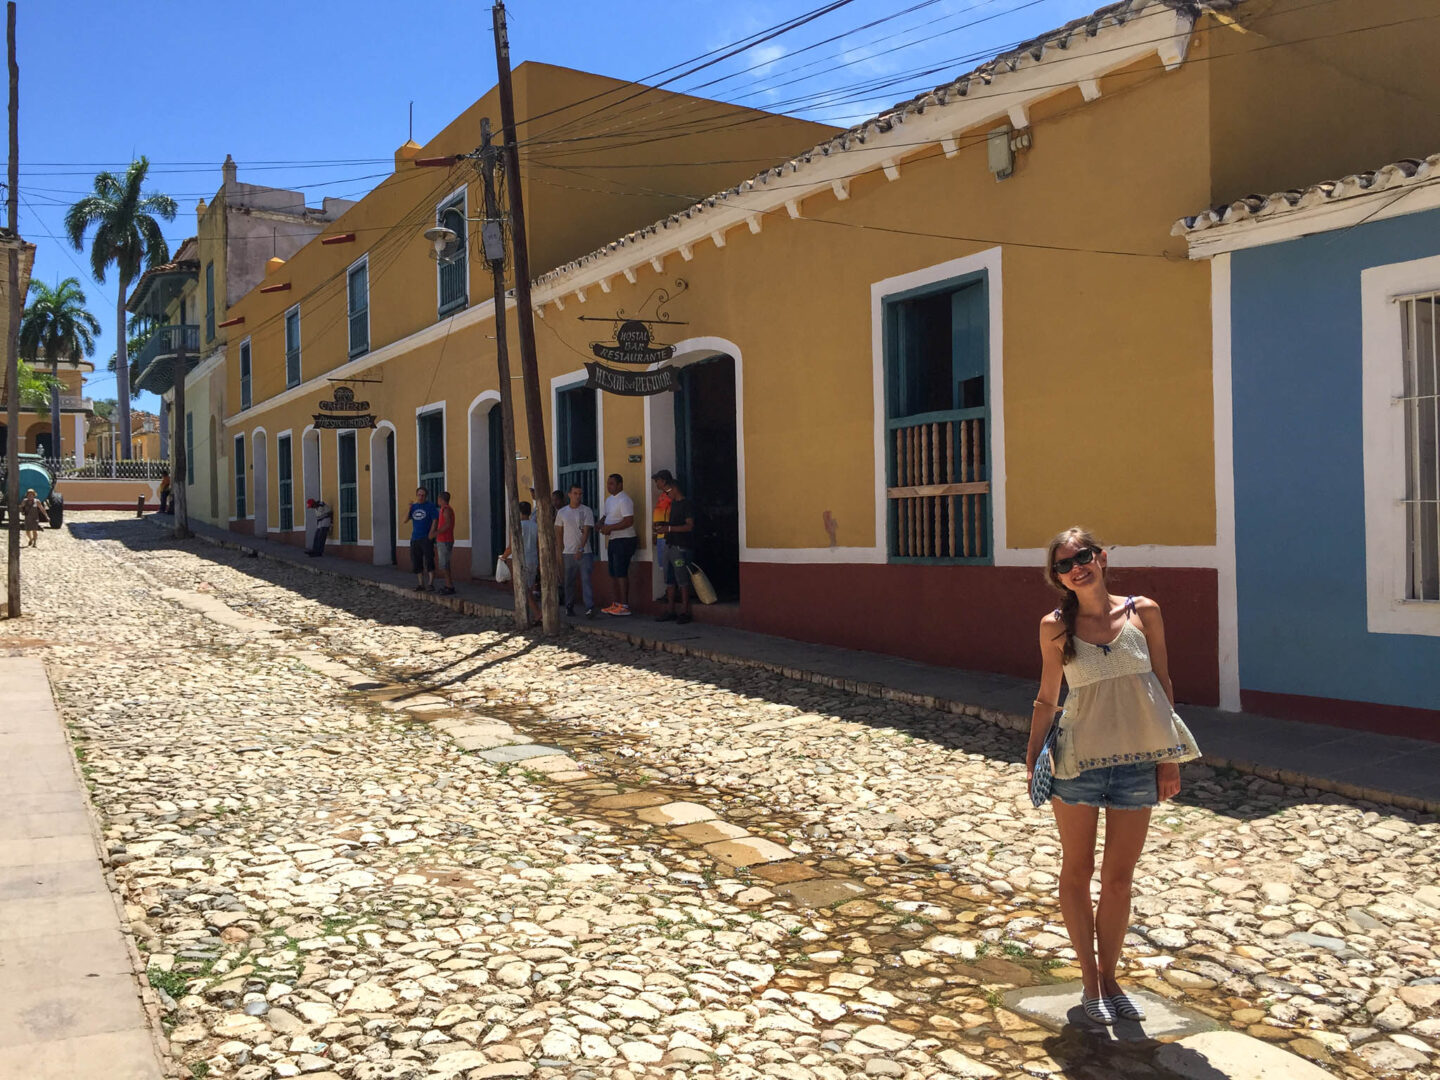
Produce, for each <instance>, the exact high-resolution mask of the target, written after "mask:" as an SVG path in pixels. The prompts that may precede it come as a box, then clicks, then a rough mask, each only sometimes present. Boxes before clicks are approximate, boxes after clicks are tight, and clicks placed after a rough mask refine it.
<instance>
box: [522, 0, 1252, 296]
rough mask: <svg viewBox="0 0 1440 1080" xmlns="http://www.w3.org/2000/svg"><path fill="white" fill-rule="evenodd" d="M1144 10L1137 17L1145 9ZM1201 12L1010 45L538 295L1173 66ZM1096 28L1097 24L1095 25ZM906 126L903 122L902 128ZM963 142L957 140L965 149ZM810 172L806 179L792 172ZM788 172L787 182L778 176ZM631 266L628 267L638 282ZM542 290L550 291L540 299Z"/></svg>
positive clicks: (592, 257)
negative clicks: (1078, 89) (1054, 100)
mask: <svg viewBox="0 0 1440 1080" xmlns="http://www.w3.org/2000/svg"><path fill="white" fill-rule="evenodd" d="M1212 6H1213V7H1216V8H1229V7H1232V6H1233V4H1232V3H1231V2H1230V0H1212V2H1210V3H1200V4H1198V5H1196V7H1197V8H1198V9H1199V10H1209V9H1210V8H1211V7H1212ZM1142 13H1143V14H1144V15H1145V16H1146V17H1145V18H1143V19H1142V18H1139V17H1138V16H1139V15H1140V14H1142ZM1194 23H1195V16H1194V14H1193V13H1192V9H1191V8H1189V7H1188V6H1187V7H1186V8H1185V9H1181V8H1179V7H1176V6H1173V0H1130V2H1129V3H1128V4H1124V5H1112V6H1111V7H1110V8H1106V9H1102V11H1101V12H1099V13H1097V14H1096V15H1094V16H1091V17H1090V18H1089V19H1086V20H1078V21H1077V22H1076V23H1072V24H1070V25H1069V26H1068V27H1066V28H1063V29H1062V30H1061V31H1057V32H1055V33H1054V34H1050V35H1046V36H1045V37H1044V38H1041V39H1037V40H1036V41H1035V42H1033V43H1031V44H1030V45H1028V46H1026V47H1024V48H1023V49H1021V50H1016V51H1015V52H1013V53H1007V54H1005V56H1003V57H1002V58H1000V59H999V60H995V61H991V62H990V63H989V64H986V65H984V66H982V67H981V68H979V69H977V70H976V71H974V72H972V73H970V74H968V75H966V76H964V77H963V78H961V79H958V80H956V81H954V82H952V83H949V84H947V85H945V86H942V87H940V88H938V89H936V90H934V91H932V92H930V93H928V94H924V95H922V96H921V97H918V98H916V99H914V100H913V101H910V102H907V103H905V104H904V105H901V106H897V107H896V108H895V109H892V110H891V111H890V112H888V113H884V114H882V115H881V116H879V117H876V118H874V119H872V120H869V121H867V122H865V123H864V124H861V125H859V126H858V127H856V128H852V129H850V130H849V131H845V132H842V133H841V134H840V135H837V136H836V137H834V138H833V139H831V140H829V141H828V142H826V143H822V144H820V145H819V146H817V147H815V148H813V149H812V150H810V151H807V152H806V153H805V154H802V155H800V156H799V157H797V158H795V159H794V160H792V161H789V162H786V163H785V164H784V165H779V166H776V167H774V168H772V169H768V170H766V171H765V172H763V173H760V174H759V175H757V176H755V177H752V178H751V179H749V180H746V181H744V182H743V183H741V184H738V185H737V186H735V187H733V188H731V189H729V190H728V191H724V192H720V193H718V194H716V195H712V196H709V197H708V198H706V199H704V200H702V201H701V202H698V203H696V204H695V205H694V206H692V207H690V208H689V209H687V210H683V211H680V212H679V213H676V214H672V215H671V216H670V217H668V218H665V219H664V220H662V221H659V222H656V223H655V224H653V225H650V226H648V227H646V228H644V229H641V230H638V231H637V232H634V233H631V234H630V235H628V236H625V237H622V238H620V239H619V240H616V241H614V242H612V243H610V244H608V245H606V246H605V247H604V248H601V249H600V250H598V251H595V252H592V253H591V254H589V255H585V256H582V257H581V258H580V259H577V260H575V261H574V262H571V263H569V264H567V265H565V266H561V267H558V268H557V269H555V270H552V271H550V272H548V273H546V274H544V275H542V276H541V277H539V278H538V279H536V282H535V285H536V293H537V298H536V299H537V303H540V302H544V300H548V298H550V297H551V296H554V295H556V294H557V293H560V292H566V291H571V290H573V289H575V288H576V287H577V286H580V285H588V284H591V283H592V282H595V281H598V280H599V279H600V278H601V277H603V276H608V275H613V274H614V273H615V261H616V260H619V259H623V260H624V261H625V262H626V263H627V264H628V266H629V267H637V266H642V265H644V263H645V262H647V261H649V262H651V263H652V265H653V264H654V263H655V262H661V263H662V265H663V260H664V257H665V256H666V255H668V254H671V253H674V252H676V251H678V250H679V248H680V245H682V244H686V245H693V244H695V243H696V242H697V241H699V240H700V239H702V238H703V237H705V236H707V235H710V236H712V237H713V236H714V234H715V233H716V232H717V231H719V232H723V230H725V229H727V228H731V227H734V226H738V225H742V224H744V225H748V226H749V228H750V231H751V232H752V233H758V232H759V231H760V224H761V219H762V217H763V215H765V214H767V213H773V212H775V211H777V210H781V209H782V208H783V207H784V206H785V204H786V202H787V201H793V202H796V203H797V204H798V202H799V201H800V200H802V199H804V198H806V197H807V196H809V195H812V194H815V193H817V192H822V191H832V192H833V193H834V194H835V196H836V197H837V198H840V199H844V198H848V196H849V184H850V178H851V177H853V176H858V175H860V174H862V173H867V172H874V171H878V170H882V169H884V168H885V163H886V162H889V163H890V165H891V168H892V169H893V168H895V167H896V166H897V165H900V164H902V163H903V158H904V155H906V154H913V153H915V152H916V149H917V144H920V143H924V142H928V141H934V142H937V143H940V144H941V145H942V146H943V147H944V148H945V149H946V152H947V154H948V153H949V151H950V147H951V146H953V145H955V137H956V134H957V133H958V132H961V131H966V130H969V129H972V128H976V127H980V126H982V125H984V124H986V123H992V122H994V121H996V120H1007V121H1008V120H1011V119H1012V115H1014V114H1018V115H1027V114H1026V113H1025V111H1024V110H1025V109H1026V108H1027V107H1028V106H1029V105H1030V104H1032V103H1034V102H1037V101H1039V100H1042V99H1044V98H1048V97H1051V96H1054V95H1055V94H1058V93H1061V92H1063V87H1062V86H1061V84H1063V85H1064V86H1076V85H1078V84H1081V83H1087V82H1088V83H1092V84H1094V83H1098V80H1099V79H1100V78H1101V77H1102V76H1104V75H1106V74H1107V73H1109V72H1112V71H1115V70H1117V69H1120V68H1123V67H1127V66H1129V65H1130V64H1133V63H1135V62H1136V61H1138V60H1142V59H1144V58H1145V57H1147V56H1154V55H1157V54H1159V55H1160V56H1161V59H1162V61H1163V62H1164V63H1165V64H1166V66H1167V67H1169V66H1171V65H1172V64H1173V63H1175V62H1178V61H1177V60H1176V56H1177V50H1179V55H1180V56H1181V57H1182V58H1183V47H1184V45H1185V44H1186V43H1188V41H1189V36H1190V33H1191V31H1192V30H1193V28H1194ZM1092 27H1093V29H1092ZM902 127H903V130H902ZM957 149H958V148H957ZM792 177H793V178H795V179H801V178H803V182H800V183H796V182H794V180H792ZM781 179H784V180H785V181H787V182H786V183H783V184H776V185H774V186H771V185H772V182H773V181H777V180H781ZM632 273H633V271H632V270H630V269H627V270H625V275H626V278H627V279H629V280H631V281H632V282H633V280H634V279H633V277H632ZM542 298H543V299H542Z"/></svg>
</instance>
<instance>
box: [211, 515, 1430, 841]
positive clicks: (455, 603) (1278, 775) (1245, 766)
mask: <svg viewBox="0 0 1440 1080" xmlns="http://www.w3.org/2000/svg"><path fill="white" fill-rule="evenodd" d="M194 538H195V539H196V540H199V541H201V542H202V543H206V544H209V545H211V546H212V547H219V548H229V549H231V550H234V551H241V552H246V553H248V554H253V555H255V556H256V557H258V558H261V559H266V560H268V561H270V562H274V563H279V564H281V565H284V566H290V567H294V568H295V569H298V570H302V571H305V572H307V573H311V574H315V575H317V576H318V575H323V576H325V577H334V578H341V579H344V580H346V581H356V580H362V583H363V584H366V585H369V586H371V587H372V588H377V589H381V590H383V591H385V592H389V593H392V594H394V595H396V596H403V597H407V598H409V599H411V600H417V601H421V602H424V603H428V604H436V605H439V606H441V607H447V608H449V609H450V610H452V611H456V612H459V613H460V614H462V615H471V616H477V617H480V618H503V619H511V618H513V617H514V612H512V611H511V610H510V609H509V608H502V607H495V606H492V605H489V604H483V603H478V602H476V601H474V600H462V599H459V598H457V597H449V596H440V595H438V594H435V593H426V592H415V591H414V590H411V589H405V588H401V587H400V586H398V585H392V584H390V583H389V582H385V581H363V579H356V578H352V577H350V576H349V575H348V574H344V573H341V572H339V571H336V570H331V569H328V568H327V567H325V566H321V565H314V566H310V565H306V564H304V563H297V562H293V561H292V560H290V559H283V558H280V557H278V556H275V555H271V554H269V553H268V552H264V551H261V550H259V549H258V548H254V547H251V546H249V545H247V544H244V543H241V542H239V541H231V540H226V539H222V538H220V537H216V536H207V535H205V534H202V533H198V532H197V533H195V534H194ZM569 629H570V631H571V632H573V633H580V634H594V635H596V636H599V637H606V638H612V639H619V640H621V641H625V642H628V643H629V644H631V645H633V646H634V647H635V648H637V649H645V650H649V651H651V652H668V653H671V654H673V655H676V656H691V657H695V658H696V659H700V660H709V661H710V662H712V663H716V664H725V665H727V666H729V667H742V668H752V669H754V670H757V671H765V672H768V673H770V674H772V675H780V676H783V677H785V678H787V679H793V680H795V681H796V682H805V683H811V684H812V685H815V686H823V687H825V688H826V689H829V690H842V691H845V692H846V693H850V694H857V695H859V696H861V697H869V698H876V699H879V700H881V701H893V702H895V703H896V704H899V705H909V706H912V707H915V708H920V709H931V710H934V711H936V712H943V713H950V714H951V715H953V716H970V717H977V718H979V719H981V720H984V721H986V722H987V723H991V724H996V725H998V726H999V727H1002V728H1008V729H1009V730H1011V731H1017V732H1023V731H1027V730H1029V727H1030V717H1028V716H1021V715H1019V714H1017V713H1009V712H1005V711H1003V710H999V709H986V708H982V707H981V706H979V705H971V704H967V703H966V702H963V701H956V700H955V699H954V698H943V697H936V696H935V695H933V694H916V693H912V692H910V691H907V690H899V689H896V688H895V687H893V686H886V685H885V684H884V683H872V682H861V681H859V680H856V679H844V678H840V677H839V676H835V675H825V674H823V673H821V672H818V671H809V670H807V669H805V668H794V667H788V666H786V665H784V664H775V663H771V662H769V661H765V660H757V659H751V658H747V657H742V656H733V655H731V654H729V653H724V652H719V651H716V650H714V649H706V648H701V647H698V646H694V645H687V644H684V643H682V642H678V641H659V640H656V639H654V638H646V637H642V636H640V635H639V634H633V633H630V632H628V631H625V630H619V629H615V630H612V629H608V628H606V627H601V626H583V625H572V626H570V627H569ZM1201 760H1202V761H1203V763H1204V764H1206V765H1209V766H1211V767H1212V768H1219V769H1233V770H1234V771H1235V772H1238V773H1242V774H1244V775H1246V776H1255V777H1258V778H1260V779H1261V780H1268V781H1271V782H1272V783H1276V784H1283V785H1285V786H1287V787H1296V788H1309V789H1312V790H1314V791H1323V792H1328V793H1330V794H1332V795H1339V796H1341V797H1342V798H1345V799H1350V800H1353V801H1355V802H1359V803H1374V804H1376V805H1379V806H1393V807H1396V808H1398V809H1401V810H1410V811H1414V812H1415V813H1420V814H1440V799H1425V798H1420V797H1419V796H1415V795H1402V794H1400V793H1398V792H1392V791H1383V790H1381V789H1378V788H1367V787H1362V786H1361V785H1359V784H1350V783H1346V782H1345V781H1343V780H1332V779H1330V778H1329V777H1325V776H1311V775H1310V774H1308V773H1301V772H1296V771H1294V770H1293V769H1279V768H1276V767H1275V766H1273V765H1264V764H1261V763H1259V762H1255V761H1249V760H1247V759H1244V758H1227V757H1224V756H1221V755H1217V754H1206V755H1205V756H1204V757H1203V758H1202V759H1201Z"/></svg>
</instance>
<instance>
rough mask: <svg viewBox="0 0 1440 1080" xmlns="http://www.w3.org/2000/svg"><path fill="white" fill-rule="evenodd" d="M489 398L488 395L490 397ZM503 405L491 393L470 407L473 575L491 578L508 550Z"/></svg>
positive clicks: (478, 399) (471, 554)
mask: <svg viewBox="0 0 1440 1080" xmlns="http://www.w3.org/2000/svg"><path fill="white" fill-rule="evenodd" d="M487 395H488V396H487ZM503 443H504V439H503V438H502V437H501V427H500V403H499V402H498V401H497V400H495V395H494V394H493V393H491V392H488V391H487V393H486V394H482V395H481V396H480V397H479V398H477V399H476V400H475V402H474V403H473V404H472V405H471V406H470V576H471V577H472V578H489V577H491V576H492V575H493V574H494V566H495V562H496V560H497V559H499V558H500V555H501V553H502V552H503V551H504V550H505V456H504V450H503V449H502V446H503Z"/></svg>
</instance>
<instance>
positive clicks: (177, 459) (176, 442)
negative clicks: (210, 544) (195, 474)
mask: <svg viewBox="0 0 1440 1080" xmlns="http://www.w3.org/2000/svg"><path fill="white" fill-rule="evenodd" d="M176 333H177V334H178V336H179V340H178V341H176V342H175V359H174V360H172V361H170V363H171V364H173V365H174V371H175V399H174V400H175V418H176V426H178V427H179V428H180V431H179V436H180V437H179V438H178V439H177V438H176V437H175V433H174V432H172V433H171V436H170V447H171V451H170V459H171V461H173V462H174V465H175V473H174V475H173V476H171V477H170V494H171V497H172V498H173V499H174V500H175V531H174V532H173V533H172V534H171V535H173V536H174V537H175V539H176V540H184V539H186V538H187V537H189V535H190V508H189V505H188V500H187V499H186V497H185V476H186V470H188V469H189V468H190V458H189V453H190V448H189V447H188V446H186V445H185V431H186V430H187V425H186V422H185V376H186V374H187V373H188V372H189V366H190V365H189V359H190V355H189V353H187V352H186V351H185V328H184V327H183V326H181V327H177V328H176ZM161 408H162V409H163V408H164V406H163V405H162V406H161ZM147 468H148V466H147Z"/></svg>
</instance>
